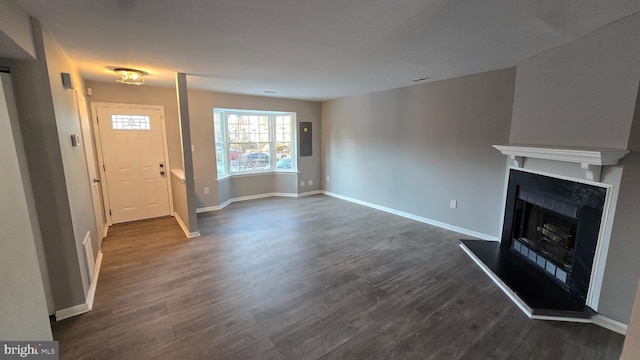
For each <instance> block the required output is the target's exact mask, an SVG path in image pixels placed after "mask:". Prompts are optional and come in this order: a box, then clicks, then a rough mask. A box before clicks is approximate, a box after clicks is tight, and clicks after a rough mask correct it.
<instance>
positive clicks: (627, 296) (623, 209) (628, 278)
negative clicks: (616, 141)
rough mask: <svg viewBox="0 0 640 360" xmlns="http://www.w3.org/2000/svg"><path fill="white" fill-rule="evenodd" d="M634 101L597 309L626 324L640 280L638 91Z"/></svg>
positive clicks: (639, 129) (639, 94) (639, 115)
mask: <svg viewBox="0 0 640 360" xmlns="http://www.w3.org/2000/svg"><path fill="white" fill-rule="evenodd" d="M636 99H637V100H636V104H635V115H634V117H633V124H632V126H631V133H630V137H629V146H628V149H629V150H630V153H629V154H628V155H627V156H626V157H625V158H624V159H623V161H622V163H623V166H624V172H623V175H622V181H621V182H620V186H619V194H618V197H617V210H616V215H615V219H614V221H613V230H612V233H611V243H612V246H610V248H609V254H608V258H607V266H606V268H605V273H604V281H603V285H602V295H601V299H600V307H599V309H598V310H599V312H601V313H603V314H606V315H607V316H608V317H610V318H612V319H614V320H616V321H620V322H622V323H627V324H628V323H629V319H630V318H631V311H632V309H633V304H634V299H635V291H634V286H635V285H634V282H635V283H636V284H637V283H638V279H639V278H640V265H639V264H638V254H640V241H638V240H639V239H640V236H639V235H638V234H640V225H639V224H638V219H640V91H639V92H638V93H637V97H636Z"/></svg>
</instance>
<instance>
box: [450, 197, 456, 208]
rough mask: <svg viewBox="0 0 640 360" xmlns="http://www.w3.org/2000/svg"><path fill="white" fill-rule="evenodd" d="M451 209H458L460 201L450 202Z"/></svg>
mask: <svg viewBox="0 0 640 360" xmlns="http://www.w3.org/2000/svg"><path fill="white" fill-rule="evenodd" d="M449 207H450V208H452V209H456V208H458V200H453V199H452V200H451V201H449Z"/></svg>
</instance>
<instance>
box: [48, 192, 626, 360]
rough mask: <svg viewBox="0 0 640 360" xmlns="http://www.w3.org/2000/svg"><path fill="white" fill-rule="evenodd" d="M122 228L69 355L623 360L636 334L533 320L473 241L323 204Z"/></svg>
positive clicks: (65, 353)
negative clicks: (477, 260) (186, 229)
mask: <svg viewBox="0 0 640 360" xmlns="http://www.w3.org/2000/svg"><path fill="white" fill-rule="evenodd" d="M198 221H199V225H200V232H201V233H202V237H199V238H195V239H185V238H184V235H183V233H182V231H181V230H180V228H179V227H178V225H177V224H176V221H175V220H174V219H173V218H162V219H155V220H149V221H143V222H138V223H133V224H126V225H119V226H114V227H112V228H111V229H110V230H109V236H108V237H107V238H106V239H105V240H104V242H103V245H102V246H103V252H104V259H103V263H102V270H101V272H100V279H99V281H98V288H97V292H96V298H95V303H94V309H93V311H91V312H90V313H87V314H84V315H80V316H77V317H75V318H71V319H67V320H63V321H60V322H56V323H54V324H53V325H52V326H53V333H54V338H55V339H56V340H59V341H60V350H61V355H62V356H61V358H62V359H198V358H203V359H584V360H586V359H618V358H619V356H620V353H621V349H622V343H623V340H624V338H623V336H621V335H618V334H616V333H613V332H611V331H608V330H605V329H603V328H600V327H598V326H595V325H590V324H575V323H561V322H548V321H538V320H530V319H528V318H527V317H526V316H525V315H524V314H523V313H522V312H521V311H520V310H519V309H518V308H517V307H516V306H515V305H514V304H513V303H512V302H511V301H510V300H509V299H508V298H507V297H506V296H505V295H504V294H503V293H502V291H501V290H499V289H498V287H497V286H495V285H494V284H493V282H491V280H489V278H488V277H487V276H486V275H485V274H484V273H483V272H482V271H481V270H480V269H479V268H478V267H477V266H476V265H475V264H474V263H473V262H472V261H471V260H470V259H469V257H468V256H467V255H466V254H464V252H463V251H462V250H461V249H460V248H459V247H458V243H459V240H458V239H459V238H460V237H465V236H463V235H460V234H457V233H453V232H450V231H446V230H442V229H439V228H436V227H433V226H429V225H425V224H422V223H418V222H415V221H411V220H408V219H405V218H401V217H398V216H394V215H390V214H387V213H384V212H380V211H377V210H373V209H369V208H366V207H363V206H359V205H355V204H352V203H349V202H344V201H342V200H337V199H334V198H330V197H327V196H324V195H317V196H310V197H304V198H297V199H292V198H269V199H262V200H255V201H247V202H242V203H235V204H231V205H229V206H228V207H226V208H224V209H223V210H221V211H218V212H212V213H206V214H200V216H199V220H198Z"/></svg>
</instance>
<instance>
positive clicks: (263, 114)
mask: <svg viewBox="0 0 640 360" xmlns="http://www.w3.org/2000/svg"><path fill="white" fill-rule="evenodd" d="M295 124H296V113H292V112H277V111H256V110H235V109H213V125H214V126H213V131H214V136H215V142H216V162H217V164H216V165H217V169H218V178H219V179H220V178H222V177H224V176H228V175H233V174H243V173H252V172H265V171H295V170H296V160H295V159H296V153H295V128H296V126H295Z"/></svg>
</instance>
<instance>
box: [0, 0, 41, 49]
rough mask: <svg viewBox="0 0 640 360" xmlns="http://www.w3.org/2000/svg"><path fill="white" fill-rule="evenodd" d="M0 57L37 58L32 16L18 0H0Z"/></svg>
mask: <svg viewBox="0 0 640 360" xmlns="http://www.w3.org/2000/svg"><path fill="white" fill-rule="evenodd" d="M0 57H4V58H9V59H22V60H35V58H36V48H35V45H34V43H33V29H32V28H31V18H30V17H29V14H27V12H26V11H24V9H23V8H22V7H21V6H20V4H19V3H18V2H17V1H16V0H2V1H0Z"/></svg>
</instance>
